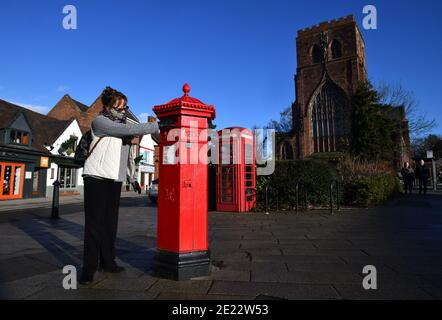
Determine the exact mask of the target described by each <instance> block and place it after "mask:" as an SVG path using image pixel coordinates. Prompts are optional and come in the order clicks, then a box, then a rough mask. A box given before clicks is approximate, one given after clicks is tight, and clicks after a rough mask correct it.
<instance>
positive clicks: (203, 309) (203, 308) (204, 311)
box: [200, 307, 207, 318]
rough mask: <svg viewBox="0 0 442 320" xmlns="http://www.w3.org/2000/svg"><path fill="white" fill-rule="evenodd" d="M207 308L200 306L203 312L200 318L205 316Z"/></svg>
mask: <svg viewBox="0 0 442 320" xmlns="http://www.w3.org/2000/svg"><path fill="white" fill-rule="evenodd" d="M206 310H207V307H200V313H201V315H200V318H204V315H205V314H206Z"/></svg>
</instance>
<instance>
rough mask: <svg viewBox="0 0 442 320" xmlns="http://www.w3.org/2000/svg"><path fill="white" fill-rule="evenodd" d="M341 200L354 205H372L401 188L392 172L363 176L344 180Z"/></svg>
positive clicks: (387, 197)
mask: <svg viewBox="0 0 442 320" xmlns="http://www.w3.org/2000/svg"><path fill="white" fill-rule="evenodd" d="M343 187H344V188H343V202H344V203H345V204H347V205H354V206H372V205H377V204H381V203H383V202H385V201H386V200H388V199H389V198H390V197H391V196H393V195H395V194H397V193H398V192H399V191H400V189H401V184H400V181H399V179H398V178H397V177H396V175H394V174H391V173H389V174H386V175H383V176H373V177H363V178H358V179H355V180H352V181H345V182H344V186H343Z"/></svg>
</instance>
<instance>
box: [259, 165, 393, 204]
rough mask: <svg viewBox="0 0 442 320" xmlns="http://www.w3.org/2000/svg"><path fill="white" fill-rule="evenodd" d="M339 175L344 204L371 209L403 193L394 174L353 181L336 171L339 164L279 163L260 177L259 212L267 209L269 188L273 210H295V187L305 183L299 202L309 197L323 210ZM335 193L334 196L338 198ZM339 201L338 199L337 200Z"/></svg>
mask: <svg viewBox="0 0 442 320" xmlns="http://www.w3.org/2000/svg"><path fill="white" fill-rule="evenodd" d="M337 176H340V177H341V179H340V181H339V189H340V201H341V204H342V205H349V206H364V207H365V206H372V205H377V204H380V203H383V202H385V201H386V200H388V199H389V198H390V197H392V196H393V195H395V194H397V193H398V192H400V190H401V184H400V181H399V179H398V178H397V177H396V175H395V174H394V173H389V172H388V173H386V174H381V175H380V174H376V175H373V174H372V173H367V176H366V177H358V178H354V177H352V176H351V175H350V174H346V173H345V172H340V174H339V175H338V174H337V172H336V162H334V161H327V160H318V159H308V160H297V161H277V162H276V166H275V172H274V173H273V174H272V175H271V176H258V177H257V186H256V191H257V207H256V210H257V211H262V210H263V209H264V208H265V189H266V186H268V187H269V206H270V209H271V210H276V209H277V210H293V208H294V205H295V190H296V189H295V188H296V183H297V182H298V181H302V182H303V184H301V185H300V190H299V197H300V198H299V201H300V202H304V195H305V194H306V195H307V201H308V204H309V205H312V206H317V207H321V206H322V207H324V206H329V203H330V183H331V182H332V181H335V180H336V179H337ZM335 196H336V194H334V195H333V197H335ZM334 201H336V199H335V200H334Z"/></svg>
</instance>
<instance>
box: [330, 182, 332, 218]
mask: <svg viewBox="0 0 442 320" xmlns="http://www.w3.org/2000/svg"><path fill="white" fill-rule="evenodd" d="M330 213H331V214H333V181H332V182H331V183H330Z"/></svg>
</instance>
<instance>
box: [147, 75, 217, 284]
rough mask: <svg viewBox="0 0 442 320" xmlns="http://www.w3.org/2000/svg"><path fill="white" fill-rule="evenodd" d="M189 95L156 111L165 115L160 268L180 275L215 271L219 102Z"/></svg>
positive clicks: (160, 271) (161, 157) (157, 270)
mask: <svg viewBox="0 0 442 320" xmlns="http://www.w3.org/2000/svg"><path fill="white" fill-rule="evenodd" d="M183 92H184V95H183V96H182V97H181V98H177V99H174V100H172V101H170V102H168V103H166V104H164V105H159V106H155V107H154V108H153V111H154V112H155V113H156V115H157V116H158V119H159V120H160V127H161V133H160V145H159V150H160V152H159V163H160V164H159V172H160V179H159V185H158V238H157V254H156V257H155V261H154V268H153V269H154V270H153V271H154V273H155V274H157V275H159V276H162V277H166V278H171V279H175V280H186V279H190V278H193V277H196V276H205V275H208V274H209V262H210V258H209V248H208V226H207V212H208V207H207V206H208V204H207V196H208V193H207V190H208V182H207V177H208V176H207V174H208V172H207V171H208V160H207V151H208V143H207V142H208V134H207V129H208V125H209V122H210V121H211V120H213V119H214V118H215V108H214V107H213V106H211V105H206V104H204V103H203V102H201V101H200V100H198V99H195V98H192V97H190V96H189V92H190V87H189V85H188V84H187V83H186V84H185V85H184V86H183Z"/></svg>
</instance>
